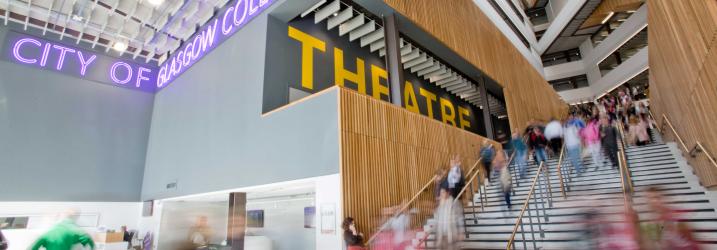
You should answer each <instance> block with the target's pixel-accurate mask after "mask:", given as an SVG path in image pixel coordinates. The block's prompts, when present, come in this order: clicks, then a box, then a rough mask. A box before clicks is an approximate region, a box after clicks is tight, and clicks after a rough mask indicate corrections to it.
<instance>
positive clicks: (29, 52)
mask: <svg viewBox="0 0 717 250" xmlns="http://www.w3.org/2000/svg"><path fill="white" fill-rule="evenodd" d="M7 41H8V42H7V43H6V44H5V46H6V48H7V49H6V51H8V53H6V54H5V55H4V56H5V58H7V59H10V60H11V61H16V62H19V63H22V64H26V65H30V66H34V67H36V68H40V69H47V70H53V71H58V72H61V73H65V74H69V75H74V76H78V77H82V78H86V79H88V80H94V81H99V82H103V83H108V84H112V85H116V86H122V87H126V88H134V89H140V90H143V91H147V92H153V91H154V90H155V85H154V82H155V81H156V74H157V69H156V68H155V67H152V66H150V65H141V64H137V63H134V62H128V61H123V60H121V59H118V58H115V57H110V56H106V55H101V54H96V53H94V52H92V51H86V50H82V49H78V48H71V47H68V46H66V45H64V44H61V43H58V42H52V41H47V40H44V39H41V38H37V37H33V36H28V35H24V34H20V33H16V32H9V33H8V36H7ZM130 82H131V84H128V83H130Z"/></svg>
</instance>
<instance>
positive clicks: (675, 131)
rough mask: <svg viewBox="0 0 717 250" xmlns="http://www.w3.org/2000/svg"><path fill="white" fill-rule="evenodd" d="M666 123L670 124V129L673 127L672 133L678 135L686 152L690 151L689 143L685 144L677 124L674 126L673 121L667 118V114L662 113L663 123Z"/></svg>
mask: <svg viewBox="0 0 717 250" xmlns="http://www.w3.org/2000/svg"><path fill="white" fill-rule="evenodd" d="M665 124H667V125H669V126H670V129H672V133H674V134H675V137H677V140H678V141H680V145H682V148H683V149H684V150H685V152H690V150H689V149H688V148H687V145H686V144H685V141H684V140H682V137H681V136H680V134H678V133H677V130H676V129H675V126H672V122H670V119H669V118H667V115H665V114H662V125H663V126H664V125H665ZM660 131H662V130H660Z"/></svg>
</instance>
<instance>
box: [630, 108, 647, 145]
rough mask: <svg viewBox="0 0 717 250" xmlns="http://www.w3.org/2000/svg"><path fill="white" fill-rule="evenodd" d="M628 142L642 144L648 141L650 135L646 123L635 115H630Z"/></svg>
mask: <svg viewBox="0 0 717 250" xmlns="http://www.w3.org/2000/svg"><path fill="white" fill-rule="evenodd" d="M628 136H629V139H628V141H629V143H630V144H632V145H637V146H644V145H647V143H649V142H650V136H649V135H648V134H647V123H645V121H644V120H643V119H639V118H637V116H634V115H633V116H630V128H629V132H628Z"/></svg>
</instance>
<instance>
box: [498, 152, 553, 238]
mask: <svg viewBox="0 0 717 250" xmlns="http://www.w3.org/2000/svg"><path fill="white" fill-rule="evenodd" d="M544 164H545V162H540V166H539V167H538V172H537V173H536V175H535V178H533V183H532V184H530V189H529V191H528V196H527V197H526V198H525V203H523V208H521V209H520V214H519V215H518V219H517V220H516V222H515V226H514V227H513V232H512V233H511V234H510V240H508V246H507V247H506V249H508V250H510V249H511V248H512V246H513V241H514V240H515V234H516V233H518V227H519V226H520V224H522V223H523V215H524V214H525V210H526V209H527V208H528V205H529V204H530V197H532V196H533V193H534V192H535V183H537V182H538V179H540V172H542V171H543V166H544Z"/></svg>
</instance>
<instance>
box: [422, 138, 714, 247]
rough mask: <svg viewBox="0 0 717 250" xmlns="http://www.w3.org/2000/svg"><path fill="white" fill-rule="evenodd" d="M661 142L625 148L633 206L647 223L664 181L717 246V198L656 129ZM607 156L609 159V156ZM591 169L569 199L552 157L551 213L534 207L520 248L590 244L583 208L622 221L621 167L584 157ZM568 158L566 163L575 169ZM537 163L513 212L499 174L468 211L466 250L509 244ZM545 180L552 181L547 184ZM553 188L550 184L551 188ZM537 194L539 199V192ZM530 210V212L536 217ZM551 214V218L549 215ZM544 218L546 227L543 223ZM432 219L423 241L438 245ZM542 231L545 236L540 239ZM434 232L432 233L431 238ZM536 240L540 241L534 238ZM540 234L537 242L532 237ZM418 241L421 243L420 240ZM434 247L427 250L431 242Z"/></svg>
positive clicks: (521, 185)
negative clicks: (651, 196) (649, 195)
mask: <svg viewBox="0 0 717 250" xmlns="http://www.w3.org/2000/svg"><path fill="white" fill-rule="evenodd" d="M652 136H653V138H655V143H653V144H650V145H646V146H641V147H633V146H630V147H628V148H627V150H626V154H627V159H628V163H629V167H630V169H629V170H630V172H631V176H632V180H633V185H634V189H635V193H634V195H633V208H634V209H635V211H637V213H638V215H639V220H640V221H641V222H644V221H649V220H650V219H652V218H654V214H653V213H651V212H650V211H649V209H648V206H647V205H646V203H645V202H646V199H645V190H646V189H647V188H648V187H650V186H657V187H659V188H660V190H661V191H662V193H663V195H664V196H665V199H666V200H667V201H668V203H669V204H670V206H672V207H674V208H676V209H680V210H681V211H683V212H685V213H684V214H683V216H682V218H684V219H683V221H685V222H688V223H689V225H690V227H691V229H692V231H693V235H694V236H695V238H696V239H697V240H698V241H700V243H701V247H702V249H717V212H716V211H715V208H717V202H716V201H717V199H715V198H716V197H717V196H716V195H715V193H714V192H712V191H707V190H706V189H704V188H703V187H702V186H700V184H699V181H698V179H697V176H695V175H694V174H693V173H692V169H691V167H689V166H688V165H687V163H686V161H685V159H684V158H682V156H681V152H680V151H679V149H678V148H677V146H676V145H675V144H674V143H668V144H664V143H662V139H661V138H660V135H659V134H658V133H657V132H656V130H654V131H653V133H652ZM605 160H607V158H606V159H605ZM583 163H584V166H583V167H584V168H586V171H585V173H583V174H582V175H580V176H576V175H575V174H574V173H572V174H570V178H571V180H572V181H571V183H570V187H569V190H565V191H566V195H567V199H563V197H562V194H561V192H560V184H559V178H558V175H557V170H556V169H557V157H555V158H554V159H550V160H548V161H547V166H549V173H550V184H551V187H552V188H551V189H550V190H551V193H552V197H553V198H552V202H549V201H548V200H547V199H544V200H543V201H542V202H541V201H540V199H538V204H539V205H538V206H539V207H540V208H542V205H544V206H545V208H546V209H545V211H546V212H545V213H546V216H543V214H542V213H541V216H537V215H536V212H537V211H536V209H535V208H534V206H533V205H532V204H531V205H530V206H529V209H528V210H529V211H526V212H525V214H524V216H523V223H524V224H525V226H524V230H525V232H526V233H525V245H524V242H523V240H522V235H521V232H522V231H521V230H518V233H517V234H516V237H515V249H536V248H537V249H586V248H587V245H586V244H587V243H586V242H584V241H583V240H582V239H581V238H583V231H582V228H583V224H582V223H579V222H580V221H582V220H583V218H584V212H586V211H587V210H588V209H593V210H594V211H596V212H598V213H599V214H600V215H601V216H603V217H604V218H607V220H608V221H615V222H617V221H620V220H621V218H622V212H623V208H624V207H623V206H624V203H623V194H622V186H621V184H620V172H619V171H618V170H617V169H612V168H611V167H610V166H609V165H610V164H605V166H604V167H602V168H600V169H597V170H596V169H595V166H594V165H593V164H592V159H591V158H589V157H586V158H584V161H583ZM569 165H570V164H569V163H567V162H564V163H563V167H569ZM537 169H538V166H537V165H535V164H534V163H531V165H529V168H528V171H527V174H526V178H524V179H520V180H517V181H516V180H514V181H513V189H514V191H515V193H514V195H513V196H512V197H511V200H512V201H513V204H512V205H513V206H512V209H511V210H508V209H507V208H506V206H505V203H504V201H503V194H502V191H501V189H500V186H499V184H498V183H497V181H495V180H497V178H496V179H495V180H494V181H493V182H492V183H490V184H489V185H488V186H487V188H486V189H487V190H485V194H486V195H487V200H488V202H487V203H486V204H485V206H484V207H482V208H481V205H480V202H479V200H478V197H479V196H478V194H476V196H475V197H476V200H475V204H476V205H475V206H470V205H469V206H466V207H465V208H464V215H465V216H464V217H465V227H466V231H467V232H468V234H467V237H466V239H465V240H464V242H463V245H462V247H463V249H506V246H507V244H508V240H509V238H510V236H511V233H512V231H513V227H514V226H515V222H516V220H517V217H518V215H519V213H520V209H521V208H522V206H523V202H525V198H526V196H527V194H528V192H529V188H530V184H531V182H532V180H533V177H534V176H535V174H536V171H537ZM544 185H546V184H545V183H544ZM545 190H546V191H547V187H546V188H545ZM534 195H535V196H537V197H538V198H539V197H540V193H539V192H538V191H537V185H536V193H534ZM532 200H533V198H531V202H533V201H532ZM529 212H530V216H529ZM545 217H547V221H546V220H545V219H546V218H545ZM530 220H532V221H533V222H534V223H533V225H534V226H533V228H534V231H535V234H531V233H530V232H531V230H530V226H529V221H530ZM538 220H540V228H538V226H537V223H536V222H537V221H538ZM432 223H433V221H432V220H429V221H428V222H427V225H426V226H424V232H422V233H420V234H419V238H421V239H423V238H425V242H422V244H421V246H423V247H425V248H427V249H431V248H432V247H433V246H434V245H433V243H434V241H433V237H434V235H433V233H432ZM540 232H542V233H543V235H542V236H543V237H541V234H540ZM425 236H427V237H425ZM533 237H534V238H533ZM533 239H534V240H533ZM417 242H419V240H418V239H417V240H414V244H416V243H417ZM426 246H427V247H426Z"/></svg>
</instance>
